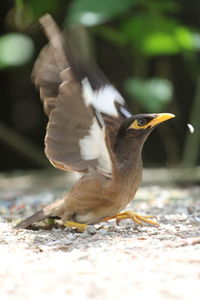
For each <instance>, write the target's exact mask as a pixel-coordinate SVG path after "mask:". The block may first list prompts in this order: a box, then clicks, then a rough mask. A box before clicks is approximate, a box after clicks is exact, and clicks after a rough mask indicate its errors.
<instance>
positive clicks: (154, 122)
mask: <svg viewBox="0 0 200 300" xmlns="http://www.w3.org/2000/svg"><path fill="white" fill-rule="evenodd" d="M155 115H156V117H155V118H154V119H153V120H151V121H150V122H149V123H148V126H151V127H153V126H155V125H158V124H160V123H162V122H164V121H167V120H169V119H172V118H174V117H175V115H174V114H168V113H162V114H155Z"/></svg>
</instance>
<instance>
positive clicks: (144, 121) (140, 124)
mask: <svg viewBox="0 0 200 300" xmlns="http://www.w3.org/2000/svg"><path fill="white" fill-rule="evenodd" d="M137 123H138V126H144V125H145V124H146V123H147V120H146V119H145V118H141V119H138V120H137Z"/></svg>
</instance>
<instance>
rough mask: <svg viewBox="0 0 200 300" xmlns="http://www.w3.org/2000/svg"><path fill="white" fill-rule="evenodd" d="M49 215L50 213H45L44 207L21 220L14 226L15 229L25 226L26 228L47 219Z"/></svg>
mask: <svg viewBox="0 0 200 300" xmlns="http://www.w3.org/2000/svg"><path fill="white" fill-rule="evenodd" d="M47 217H48V215H47V214H45V213H44V210H43V209H41V210H39V211H38V212H36V213H35V214H33V215H32V216H30V217H28V218H27V219H25V220H24V221H22V222H20V223H19V224H17V225H16V226H14V227H13V229H23V228H26V227H28V226H29V225H31V224H32V223H35V222H40V221H42V220H44V219H46V218H47Z"/></svg>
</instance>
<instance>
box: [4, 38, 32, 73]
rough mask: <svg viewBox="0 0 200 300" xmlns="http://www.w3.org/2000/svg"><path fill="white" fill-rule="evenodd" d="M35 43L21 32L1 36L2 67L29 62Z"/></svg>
mask: <svg viewBox="0 0 200 300" xmlns="http://www.w3.org/2000/svg"><path fill="white" fill-rule="evenodd" d="M33 51H34V45H33V42H32V40H31V39H30V38H29V37H28V36H27V35H23V34H19V33H9V34H5V35H3V36H2V37H1V38H0V68H1V69H2V68H5V67H14V66H20V65H22V64H25V63H26V62H28V61H29V60H30V59H31V57H32V54H33Z"/></svg>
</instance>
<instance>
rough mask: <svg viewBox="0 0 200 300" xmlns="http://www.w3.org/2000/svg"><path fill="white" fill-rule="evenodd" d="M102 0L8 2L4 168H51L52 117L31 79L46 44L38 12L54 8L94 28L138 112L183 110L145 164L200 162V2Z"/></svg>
mask: <svg viewBox="0 0 200 300" xmlns="http://www.w3.org/2000/svg"><path fill="white" fill-rule="evenodd" d="M98 2H99V1H98ZM98 2H96V1H93V0H71V1H64V0H62V1H56V0H49V1H46V0H45V1H44V0H43V1H39V0H30V1H22V0H16V1H1V4H0V6H1V8H0V34H1V37H0V100H1V109H0V171H12V170H16V169H37V168H45V167H51V166H50V164H49V163H48V161H47V159H46V158H45V156H44V154H43V148H44V135H45V127H46V123H47V118H46V117H45V115H44V113H43V108H42V104H41V102H40V100H39V94H38V92H37V91H36V89H35V88H34V86H33V85H32V83H31V71H32V67H33V64H34V61H35V59H36V57H37V55H38V53H39V51H40V50H41V48H42V46H43V45H44V44H45V43H46V38H45V36H44V34H43V32H42V30H41V28H40V26H39V23H38V18H39V17H40V16H42V15H43V14H44V13H46V12H48V13H51V14H52V15H53V17H54V18H55V19H56V20H57V22H58V23H59V25H60V26H61V27H62V28H64V27H67V26H69V25H70V24H71V23H82V24H83V25H84V26H86V27H87V28H88V31H89V35H90V37H91V40H92V45H93V48H94V53H95V57H96V59H97V61H98V63H99V65H100V67H101V68H102V69H103V71H104V73H105V74H106V75H107V77H108V78H109V79H110V81H111V82H112V83H113V84H114V85H115V86H116V87H117V88H118V90H119V91H120V92H121V94H122V95H123V97H125V99H126V101H127V103H128V105H129V107H130V108H131V111H132V112H133V113H140V112H171V113H174V114H176V118H175V119H173V120H172V121H170V122H168V123H166V124H163V125H162V126H160V127H159V128H158V129H157V130H156V131H155V132H153V134H152V135H151V137H150V138H149V139H148V141H147V143H146V145H145V149H144V162H145V166H180V165H184V166H190V167H192V166H196V165H198V164H199V159H200V157H199V142H200V134H199V132H200V130H199V129H200V128H199V127H200V117H199V115H200V114H199V113H200V76H199V74H200V2H199V1H198V0H191V1H189V0H188V1H186V0H185V1H183V0H182V1H181V0H179V1H178V0H176V1H175V0H173V1H167V0H163V1H159V0H137V1H136V0H124V1H121V0H107V1H106V0H101V1H100V2H99V3H98ZM13 34H15V35H14V36H13ZM21 38H23V41H22V40H21ZM6 47H7V48H6ZM5 49H8V50H5ZM16 53H18V54H16ZM7 54H9V55H7ZM7 56H8V57H7ZM187 123H191V124H192V125H193V126H194V128H195V131H194V133H193V134H192V133H190V131H189V129H188V127H187Z"/></svg>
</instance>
